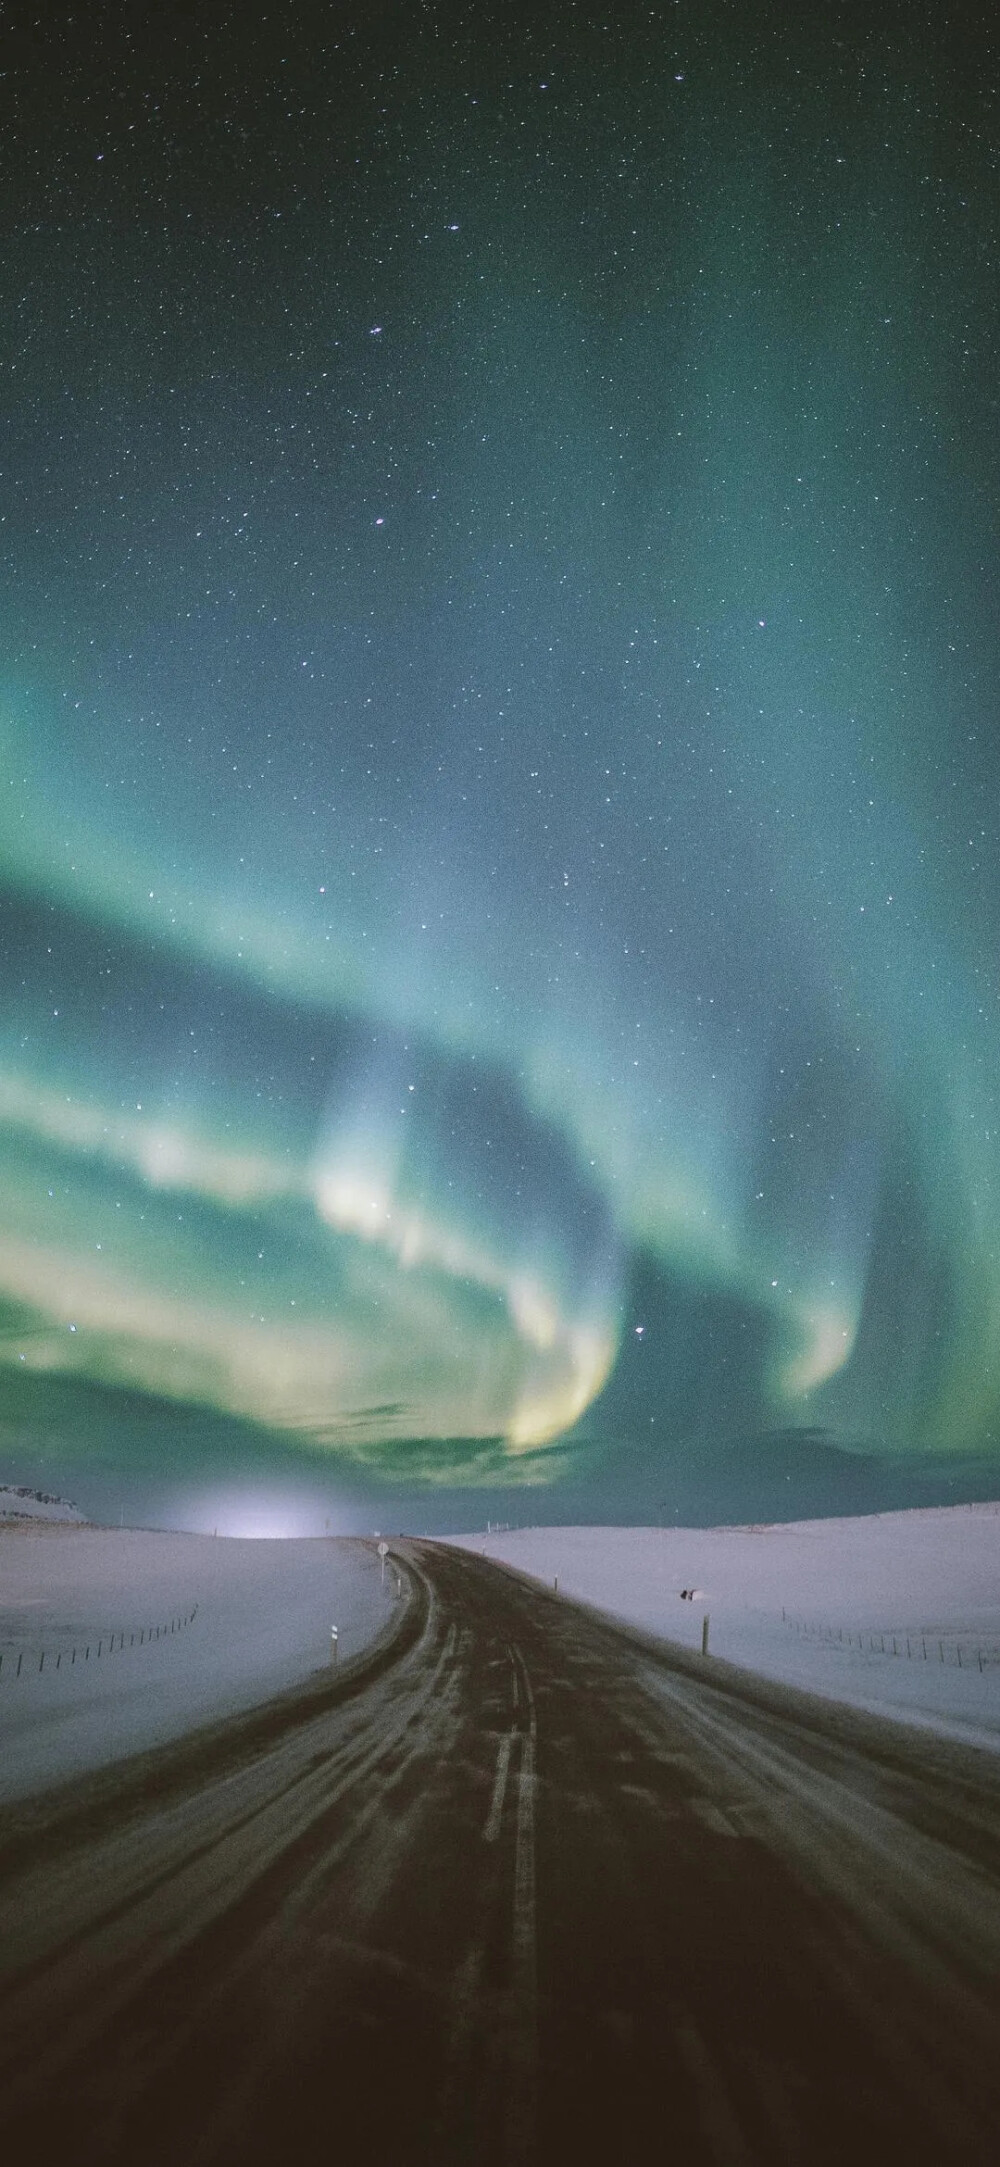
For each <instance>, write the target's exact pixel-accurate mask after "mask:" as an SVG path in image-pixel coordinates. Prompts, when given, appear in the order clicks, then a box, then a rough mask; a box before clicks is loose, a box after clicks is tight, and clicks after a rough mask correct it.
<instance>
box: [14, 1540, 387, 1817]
mask: <svg viewBox="0 0 1000 2167" xmlns="http://www.w3.org/2000/svg"><path fill="white" fill-rule="evenodd" d="M394 1594H395V1581H394V1577H393V1575H392V1573H391V1571H390V1572H388V1573H387V1575H386V1586H385V1588H384V1590H383V1589H382V1587H381V1585H380V1571H379V1563H378V1559H377V1557H376V1556H375V1554H374V1550H373V1549H372V1548H370V1547H368V1546H366V1545H364V1544H362V1543H360V1542H355V1541H352V1540H350V1539H348V1538H345V1537H336V1538H333V1539H331V1540H328V1541H323V1540H312V1541H292V1542H287V1541H286V1542H277V1541H275V1542H247V1541H238V1540H234V1539H231V1538H225V1537H219V1538H218V1539H214V1538H213V1537H212V1536H210V1535H207V1536H206V1535H174V1534H161V1533H154V1532H150V1533H144V1532H141V1531H138V1530H135V1529H131V1528H122V1529H119V1528H96V1527H83V1528H77V1527H72V1526H66V1525H60V1524H58V1523H55V1522H48V1523H46V1522H41V1523H35V1524H34V1525H31V1526H26V1525H24V1524H21V1525H18V1526H14V1525H10V1526H3V1525H2V1524H0V1654H2V1657H3V1661H2V1664H0V1799H11V1798H15V1797H20V1796H24V1795H25V1794H27V1793H28V1792H30V1791H32V1790H36V1789H41V1788H42V1787H43V1786H44V1785H46V1784H49V1783H54V1782H59V1781H62V1780H63V1779H65V1778H66V1777H68V1776H71V1775H75V1774H77V1773H80V1772H81V1771H82V1770H84V1769H87V1768H94V1767H97V1766H99V1765H101V1764H103V1763H105V1762H107V1761H112V1760H117V1759H119V1758H120V1757H121V1756H122V1755H124V1754H128V1753H136V1752H139V1751H142V1750H143V1749H144V1748H146V1747H147V1746H152V1745H158V1744H160V1743H162V1742H163V1740H165V1739H168V1738H175V1737H177V1736H179V1735H180V1734H181V1733H182V1732H184V1731H186V1730H188V1729H189V1728H191V1727H192V1726H194V1725H197V1724H200V1723H206V1722H209V1721H211V1720H214V1719H216V1718H218V1717H221V1716H225V1715H230V1714H232V1713H233V1712H235V1711H236V1710H238V1709H241V1708H246V1707H250V1706H252V1705H253V1703H254V1702H256V1701H261V1700H266V1699H267V1697H268V1696H269V1695H270V1694H272V1693H277V1692H280V1691H281V1690H282V1688H283V1687H285V1686H291V1685H295V1684H297V1683H298V1682H300V1681H301V1680H302V1679H303V1678H305V1677H307V1676H308V1675H309V1673H310V1672H314V1671H316V1670H317V1669H318V1668H321V1667H323V1666H325V1665H326V1664H328V1662H329V1660H330V1627H331V1625H336V1626H337V1629H338V1636H339V1637H338V1654H339V1659H340V1660H341V1661H344V1660H346V1659H347V1658H348V1657H350V1656H351V1655H353V1654H356V1653H357V1651H358V1649H360V1648H362V1647H364V1645H365V1644H366V1642H368V1641H370V1640H372V1639H373V1638H374V1637H375V1635H376V1634H377V1633H378V1632H379V1631H380V1630H381V1628H382V1627H383V1625H385V1624H387V1622H388V1621H389V1618H390V1616H391V1615H392V1609H393V1598H394ZM151 1636H152V1637H151ZM122 1640H124V1646H122V1645H121V1642H122ZM109 1643H110V1645H109ZM88 1648H89V1651H90V1652H89V1655H88V1654H86V1653H85V1650H86V1649H88ZM74 1649H75V1650H76V1655H75V1660H74V1656H73V1651H74ZM19 1657H20V1671H19V1670H18V1658H19ZM43 1658H44V1661H43V1660H42V1659H43Z"/></svg>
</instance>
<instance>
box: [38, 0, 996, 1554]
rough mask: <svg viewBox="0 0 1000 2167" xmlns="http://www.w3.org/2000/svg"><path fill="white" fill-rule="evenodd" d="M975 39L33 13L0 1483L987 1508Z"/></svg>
mask: <svg viewBox="0 0 1000 2167" xmlns="http://www.w3.org/2000/svg"><path fill="white" fill-rule="evenodd" d="M985 12H986V11H982V10H980V9H979V8H976V7H963V6H953V5H949V4H947V0H945V4H943V5H937V4H933V5H932V4H929V0H899V4H898V5H896V6H882V7H879V6H878V5H866V6H864V7H862V6H854V5H845V4H839V0H832V4H830V5H825V6H824V7H823V8H822V9H812V8H804V7H802V6H801V5H800V4H797V0H796V4H794V5H793V4H792V0H787V4H777V0H776V4H772V5H767V4H760V5H747V4H746V0H730V4H726V0H676V4H664V0H651V4H646V5H642V6H638V5H632V4H630V0H625V4H624V5H622V6H616V7H615V8H613V9H611V8H609V9H608V10H606V11H603V12H602V11H601V10H599V9H596V8H593V7H591V6H590V5H589V4H587V0H581V4H580V5H579V6H574V5H569V4H565V0H558V4H556V5H553V6H552V7H548V8H542V7H539V6H538V5H537V4H535V0H532V4H530V5H529V4H526V0H525V4H523V5H514V4H511V0H498V5H497V6H496V7H495V8H494V9H493V10H491V11H485V10H484V9H483V8H482V7H480V6H473V5H471V4H470V5H466V6H461V5H454V6H451V7H447V6H443V5H442V6H436V5H433V4H431V0H392V4H382V5H378V4H375V0H368V4H367V5H365V6H364V7H361V6H358V5H355V6H351V7H349V6H344V7H341V6H337V5H329V6H320V5H315V6H304V5H298V6H297V5H295V4H294V0H289V4H286V5H283V6H275V7H273V8H272V9H270V10H267V9H262V8H260V7H259V6H256V5H254V4H253V0H251V4H249V5H240V6H238V7H236V6H230V5H219V6H217V7H213V8H210V9H205V8H195V7H179V6H178V7H157V8H147V7H142V6H138V5H129V4H127V0H126V4H125V5H119V6H114V7H112V6H106V7H101V6H95V5H90V6H88V7H86V8H82V7H77V8H72V7H67V6H64V5H61V4H58V0H57V4H54V5H48V6H46V8H45V9H44V10H41V9H40V8H25V9H20V8H18V7H16V6H15V7H13V8H4V9H3V10H2V13H0V114H2V127H0V171H2V186H0V222H2V248H0V371H2V379H0V380H2V387H3V389H2V402H0V414H2V438H0V464H2V474H0V582H2V587H0V592H2V609H0V880H2V887H0V983H2V990H3V999H2V1003H0V1121H2V1128H0V1447H2V1455H3V1466H2V1468H0V1473H6V1475H7V1477H8V1479H15V1480H25V1479H27V1480H33V1479H35V1477H36V1476H38V1477H41V1478H44V1479H45V1480H46V1482H47V1483H48V1485H49V1486H52V1484H53V1483H54V1482H55V1483H57V1484H58V1485H60V1486H62V1487H64V1488H68V1489H69V1491H70V1494H72V1495H75V1496H78V1497H79V1498H80V1499H81V1501H82V1502H84V1503H85V1504H86V1503H87V1502H88V1501H92V1502H93V1501H96V1503H97V1504H101V1503H102V1501H103V1502H106V1501H107V1499H109V1498H112V1497H113V1498H114V1499H117V1498H118V1497H119V1495H121V1497H122V1498H123V1500H127V1501H128V1504H129V1509H130V1510H133V1511H134V1510H135V1509H136V1507H137V1505H142V1504H143V1503H145V1506H146V1509H148V1511H149V1512H150V1513H153V1512H160V1513H166V1514H168V1515H169V1513H170V1512H171V1511H173V1512H175V1513H180V1514H183V1512H184V1511H188V1512H189V1513H192V1512H194V1511H195V1502H194V1501H195V1500H197V1499H198V1498H199V1497H201V1498H202V1499H204V1497H208V1496H211V1497H212V1498H213V1499H214V1498H216V1497H217V1496H218V1495H220V1494H221V1491H220V1485H221V1488H222V1490H224V1491H226V1492H227V1494H229V1492H235V1491H236V1490H238V1489H240V1487H241V1486H242V1488H243V1489H244V1490H252V1489H253V1488H254V1487H255V1486H257V1487H258V1488H260V1487H261V1486H262V1485H263V1486H264V1487H265V1488H266V1487H267V1486H268V1485H270V1487H271V1490H272V1491H273V1493H274V1494H275V1495H277V1494H279V1493H280V1494H281V1495H282V1496H292V1495H295V1494H300V1495H301V1496H302V1497H303V1498H308V1499H310V1500H320V1501H326V1502H327V1509H328V1510H329V1509H332V1507H331V1503H330V1501H332V1504H333V1505H336V1506H338V1508H339V1509H341V1510H342V1515H343V1516H344V1518H343V1524H347V1521H348V1520H349V1519H350V1516H351V1514H352V1513H353V1514H354V1516H355V1518H357V1517H358V1515H360V1516H361V1517H362V1518H364V1517H365V1516H366V1515H367V1517H369V1518H370V1517H371V1516H372V1514H373V1513H374V1512H375V1510H376V1507H377V1509H378V1512H379V1513H380V1514H382V1515H383V1516H386V1515H391V1513H392V1512H393V1511H394V1510H395V1511H396V1513H397V1517H400V1516H402V1515H403V1513H404V1509H405V1512H406V1513H408V1514H409V1516H410V1524H411V1525H418V1524H422V1525H424V1526H431V1525H438V1526H444V1525H461V1524H465V1525H468V1524H470V1523H471V1524H476V1522H477V1521H479V1520H481V1519H482V1518H483V1517H484V1516H485V1514H486V1512H487V1511H488V1510H490V1509H492V1510H494V1511H496V1510H497V1509H498V1508H499V1507H503V1508H504V1509H505V1510H506V1512H507V1516H508V1517H511V1518H517V1519H519V1520H522V1521H523V1520H527V1519H536V1520H537V1519H559V1518H568V1519H581V1518H587V1517H595V1516H596V1517H604V1518H608V1519H615V1520H622V1521H628V1520H631V1519H636V1518H644V1519H645V1518H672V1517H675V1516H677V1515H678V1514H680V1516H681V1517H683V1516H684V1515H685V1514H691V1515H696V1516H700V1517H704V1518H721V1519H725V1518H734V1517H738V1518H747V1517H750V1518H755V1517H760V1518H762V1517H765V1516H766V1515H778V1514H783V1515H785V1516H791V1515H794V1514H796V1513H798V1512H804V1511H810V1510H821V1511H822V1510H852V1509H857V1510H864V1509H871V1508H872V1507H877V1506H879V1505H881V1504H886V1503H906V1502H915V1503H917V1502H925V1501H930V1500H932V1499H938V1498H944V1499H947V1498H949V1497H959V1496H976V1495H978V1496H984V1495H993V1494H996V1489H997V1481H998V1476H1000V1106H998V1102H997V1091H998V1081H1000V1007H998V957H1000V834H998V818H997V814H998V781H1000V774H998V738H997V729H998V725H997V707H998V694H1000V608H998V602H997V567H998V561H1000V559H998V525H1000V427H998V398H997V393H998V384H1000V378H998V340H997V331H998V297H1000V165H998V146H1000V99H998V89H1000V56H998V52H997V49H996V43H995V38H994V33H993V32H992V31H991V30H990V29H988V28H987V27H985V22H984V18H985ZM227 1486H228V1488H227ZM198 1509H202V1508H201V1507H199V1508H198Z"/></svg>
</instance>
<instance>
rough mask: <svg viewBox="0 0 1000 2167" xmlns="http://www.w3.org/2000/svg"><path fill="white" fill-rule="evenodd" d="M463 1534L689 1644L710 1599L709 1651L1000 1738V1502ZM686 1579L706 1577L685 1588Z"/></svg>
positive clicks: (831, 1692) (974, 1737)
mask: <svg viewBox="0 0 1000 2167" xmlns="http://www.w3.org/2000/svg"><path fill="white" fill-rule="evenodd" d="M457 1540H459V1541H460V1542H461V1544H462V1545H463V1547H465V1548H466V1549H470V1550H477V1551H480V1552H484V1553H485V1555H486V1556H487V1557H493V1558H498V1559H502V1560H503V1561H505V1562H506V1563H508V1564H510V1565H516V1566H518V1567H519V1568H520V1570H521V1571H522V1572H527V1573H532V1574H534V1575H535V1576H536V1577H537V1578H539V1579H542V1580H547V1581H548V1582H549V1583H550V1585H551V1583H552V1581H553V1580H554V1579H555V1578H556V1577H557V1576H558V1581H559V1589H560V1592H561V1593H564V1594H566V1595H573V1596H578V1597H579V1598H580V1599H581V1600H582V1601H584V1602H588V1603H593V1604H595V1605H596V1606H597V1607H599V1608H600V1609H602V1610H608V1611H611V1612H613V1613H614V1614H615V1615H616V1616H618V1617H620V1618H625V1619H628V1620H629V1621H630V1622H631V1623H632V1624H635V1625H639V1626H642V1627H643V1629H644V1630H645V1631H647V1632H650V1633H656V1634H657V1635H659V1636H660V1637H662V1638H664V1639H668V1640H673V1641H679V1642H681V1643H682V1645H684V1646H685V1647H689V1648H695V1649H697V1648H700V1646H701V1635H702V1621H703V1619H704V1616H705V1613H706V1612H708V1613H709V1615H710V1621H711V1622H710V1628H709V1649H710V1653H711V1654H712V1655H716V1656H724V1657H726V1658H727V1660H728V1661H729V1662H731V1663H738V1664H741V1665H743V1666H744V1667H746V1668H748V1669H751V1670H756V1671H760V1672H762V1673H763V1674H764V1675H765V1676H767V1677H771V1678H781V1679H785V1680H787V1681H788V1682H789V1683H791V1684H793V1685H799V1686H804V1687H807V1688H808V1689H809V1691H810V1692H813V1693H822V1694H824V1695H826V1696H827V1697H828V1698H830V1699H834V1700H841V1701H850V1702H852V1703H853V1704H854V1705H855V1706H856V1707H861V1708H868V1709H873V1710H876V1711H879V1712H880V1713H883V1714H893V1715H896V1716H898V1717H900V1718H901V1719H902V1720H904V1721H907V1722H911V1723H920V1724H928V1725H931V1726H932V1727H933V1728H934V1729H936V1730H939V1731H942V1732H944V1733H946V1734H948V1735H951V1736H954V1737H958V1738H962V1739H965V1740H966V1741H968V1742H972V1743H977V1744H982V1745H989V1746H992V1747H993V1748H994V1749H1000V1505H998V1504H989V1505H958V1506H953V1507H942V1508H940V1509H935V1510H930V1511H921V1512H895V1513H880V1514H875V1515H873V1516H872V1517H870V1518H865V1519H857V1520H811V1521H802V1522H799V1523H798V1524H797V1525H792V1526H774V1527H740V1528H662V1529H660V1528H619V1527H610V1528H609V1527H605V1528H590V1527H576V1528H573V1527H571V1528H554V1527H553V1528H547V1527H546V1528H524V1529H517V1530H512V1531H510V1532H505V1533H502V1534H490V1535H465V1536H461V1537H459V1538H457ZM682 1588H696V1589H698V1590H700V1591H701V1592H700V1594H699V1597H698V1599H697V1600H696V1601H694V1602H684V1601H682V1600H681V1596H680V1590H681V1589H682ZM894 1648H895V1651H896V1652H895V1653H894V1652H893V1650H894Z"/></svg>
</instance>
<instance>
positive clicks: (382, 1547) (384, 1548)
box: [378, 1541, 389, 1587]
mask: <svg viewBox="0 0 1000 2167" xmlns="http://www.w3.org/2000/svg"><path fill="white" fill-rule="evenodd" d="M378 1554H379V1557H380V1558H381V1560H382V1581H381V1585H382V1587H384V1586H385V1561H386V1558H387V1557H388V1555H389V1545H388V1543H387V1542H385V1541H383V1542H380V1543H379V1546H378Z"/></svg>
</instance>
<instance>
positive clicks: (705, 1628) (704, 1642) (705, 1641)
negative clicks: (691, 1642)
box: [701, 1610, 708, 1655]
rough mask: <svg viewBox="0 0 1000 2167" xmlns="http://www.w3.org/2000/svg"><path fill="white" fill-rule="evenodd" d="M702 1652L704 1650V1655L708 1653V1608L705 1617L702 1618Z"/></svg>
mask: <svg viewBox="0 0 1000 2167" xmlns="http://www.w3.org/2000/svg"><path fill="white" fill-rule="evenodd" d="M701 1652H702V1655H707V1654H708V1612H707V1610H706V1612H705V1615H704V1617H703V1619H702V1621H701Z"/></svg>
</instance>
